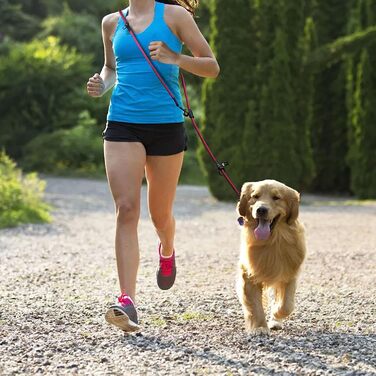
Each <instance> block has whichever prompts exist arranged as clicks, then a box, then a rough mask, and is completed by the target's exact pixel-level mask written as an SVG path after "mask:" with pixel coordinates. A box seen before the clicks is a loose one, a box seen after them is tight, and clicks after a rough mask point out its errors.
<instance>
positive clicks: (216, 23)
mask: <svg viewBox="0 0 376 376" xmlns="http://www.w3.org/2000/svg"><path fill="white" fill-rule="evenodd" d="M211 5H212V6H211V11H212V20H213V24H212V37H211V45H212V46H214V48H215V50H216V51H215V52H216V56H217V57H218V59H219V63H220V65H221V75H220V77H219V78H218V79H217V80H216V81H215V82H212V81H211V80H207V81H206V84H205V87H204V100H205V129H204V130H205V131H206V132H207V133H208V134H209V135H211V136H212V141H211V145H212V146H213V149H214V150H216V149H217V150H220V151H221V153H222V154H223V155H224V156H225V157H226V158H228V159H229V160H230V161H233V162H234V166H233V167H231V166H230V169H229V173H230V175H231V177H232V178H234V182H235V184H236V185H237V186H240V185H241V183H242V182H244V181H247V180H260V179H265V178H274V179H279V180H283V181H284V182H286V183H287V184H290V185H292V186H294V187H296V188H299V189H301V188H303V187H307V186H308V184H309V183H310V181H311V179H312V176H313V173H314V167H313V161H312V153H311V147H310V140H309V131H310V130H309V126H310V123H309V120H310V119H309V118H308V119H307V120H303V118H301V117H300V115H301V113H302V112H303V109H304V110H307V106H309V104H310V103H311V99H310V98H311V96H312V93H311V91H307V93H305V92H304V90H302V88H301V87H300V86H299V85H302V84H304V83H305V82H306V80H304V79H308V80H309V79H310V78H309V77H301V76H300V72H301V71H302V66H303V58H304V57H305V55H304V54H303V53H302V51H301V49H302V48H303V42H302V40H301V38H300V37H299V35H302V34H303V35H304V28H305V20H304V7H303V5H304V2H303V1H300V2H296V1H294V2H288V1H277V2H276V1H274V0H265V1H262V2H259V1H257V0H254V1H251V2H243V1H236V2H233V3H231V4H229V3H228V2H226V1H224V2H223V3H222V2H218V1H216V2H212V3H211ZM247 5H250V6H249V7H248V6H247ZM231 12H234V14H231ZM235 14H237V15H238V16H237V17H236V15H235ZM239 15H241V16H239ZM245 46H247V48H245ZM305 48H310V45H308V44H307V43H306V45H305ZM292 51H293V52H292ZM234 66H236V67H237V69H236V70H234V69H233V67H234ZM302 95H303V98H305V100H304V101H303V100H301V96H302ZM304 95H305V96H304ZM225 103H234V104H236V106H235V107H230V108H226V107H224V104H225ZM297 104H298V105H299V104H300V105H301V106H302V108H300V107H299V106H297ZM213 135H214V136H213ZM206 160H207V159H206ZM212 171H213V172H211V171H208V181H209V186H210V188H211V191H212V193H213V194H214V195H215V196H216V197H217V198H222V199H223V198H226V199H227V198H232V197H233V196H232V191H231V190H229V189H228V187H227V185H226V182H225V181H224V180H222V181H219V178H218V175H217V174H216V173H215V171H214V169H213V170H212Z"/></svg>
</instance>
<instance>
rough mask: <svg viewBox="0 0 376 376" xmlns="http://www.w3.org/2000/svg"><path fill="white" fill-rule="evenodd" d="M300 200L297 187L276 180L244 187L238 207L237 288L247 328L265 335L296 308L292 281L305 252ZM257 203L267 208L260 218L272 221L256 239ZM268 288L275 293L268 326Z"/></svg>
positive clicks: (278, 326) (280, 324)
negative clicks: (241, 220)
mask: <svg viewBox="0 0 376 376" xmlns="http://www.w3.org/2000/svg"><path fill="white" fill-rule="evenodd" d="M299 201H300V196H299V193H298V192H297V191H295V190H294V189H292V188H290V187H288V186H286V185H284V184H282V183H280V182H277V181H275V180H264V181H260V182H254V183H245V184H244V185H243V187H242V190H241V197H240V201H239V203H238V206H237V211H238V213H239V215H240V216H242V217H243V218H244V225H243V227H242V230H241V249H240V263H239V275H238V280H237V293H238V296H239V300H240V303H241V304H242V307H243V312H244V318H245V324H246V330H247V332H249V333H253V334H262V333H265V334H266V333H269V328H270V329H280V328H282V319H284V318H286V317H287V316H289V315H290V314H291V312H292V311H293V309H294V300H295V290H296V280H297V276H298V273H299V269H300V267H301V265H302V263H303V260H304V257H305V253H306V248H305V238H304V228H303V226H302V224H301V223H300V222H299V221H298V215H299ZM260 207H263V208H262V209H261V210H266V211H267V212H266V214H265V215H264V217H262V218H263V220H265V221H267V223H272V225H271V228H272V230H271V232H270V235H269V238H268V239H266V240H260V239H257V237H256V236H255V232H254V230H255V228H256V227H257V226H258V221H259V218H260V216H259V211H258V209H259V208H260ZM264 208H265V209H264ZM259 210H260V209H259ZM273 221H274V222H273ZM267 288H271V289H272V290H273V292H274V304H273V307H272V312H271V319H270V321H269V327H268V325H267V323H266V319H265V312H264V307H263V297H264V296H265V294H264V293H265V290H266V289H267Z"/></svg>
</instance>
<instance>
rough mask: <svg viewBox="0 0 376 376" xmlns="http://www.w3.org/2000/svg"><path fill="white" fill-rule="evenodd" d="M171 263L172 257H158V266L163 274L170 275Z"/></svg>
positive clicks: (172, 261)
mask: <svg viewBox="0 0 376 376" xmlns="http://www.w3.org/2000/svg"><path fill="white" fill-rule="evenodd" d="M173 265H174V258H173V257H169V258H168V259H162V258H161V259H160V267H161V271H162V274H163V275H170V274H171V273H172V268H173Z"/></svg>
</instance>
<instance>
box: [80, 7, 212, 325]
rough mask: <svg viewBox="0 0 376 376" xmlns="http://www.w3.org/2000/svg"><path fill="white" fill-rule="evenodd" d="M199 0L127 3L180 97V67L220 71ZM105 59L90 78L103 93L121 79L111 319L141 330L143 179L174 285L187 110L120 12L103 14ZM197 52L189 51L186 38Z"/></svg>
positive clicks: (111, 160) (116, 104) (114, 132)
mask: <svg viewBox="0 0 376 376" xmlns="http://www.w3.org/2000/svg"><path fill="white" fill-rule="evenodd" d="M197 5H198V0H193V1H189V0H179V1H155V0H130V1H129V7H128V8H126V9H125V10H123V14H124V16H126V18H127V21H128V22H129V24H130V26H131V28H132V29H133V31H134V33H135V34H136V37H137V39H138V40H139V42H140V43H141V45H142V46H143V48H144V50H145V51H147V53H149V55H150V57H151V59H152V60H153V63H154V64H155V66H156V68H157V69H158V71H159V72H160V74H161V75H162V77H163V78H164V79H165V81H166V83H167V85H168V86H169V88H170V90H171V91H172V92H173V94H174V95H175V97H176V98H177V99H178V101H179V103H180V105H181V103H182V101H181V95H180V90H179V80H178V76H179V68H181V69H183V70H185V71H188V72H190V73H193V74H195V75H198V76H201V77H216V76H217V75H218V73H219V66H218V63H217V61H216V59H215V57H214V55H213V52H212V50H211V49H210V46H209V45H208V43H207V41H206V40H205V38H204V37H203V35H202V34H201V32H200V30H199V29H198V27H197V25H196V23H195V21H194V19H193V17H192V14H193V12H194V10H195V8H196V7H197ZM102 36H103V44H104V55H105V59H104V66H103V69H102V71H101V73H100V74H98V73H96V74H95V75H94V76H93V77H91V78H90V79H89V81H88V83H87V91H88V94H89V95H90V96H92V97H100V96H102V95H103V94H104V93H105V92H107V91H108V90H110V89H111V88H112V87H113V86H114V85H115V88H114V90H113V93H112V97H111V102H110V106H109V110H108V115H107V125H106V128H105V130H104V132H103V139H104V159H105V165H106V174H107V179H108V183H109V187H110V190H111V193H112V196H113V199H114V203H115V208H116V236H115V251H116V261H117V270H118V276H119V284H120V296H119V297H118V298H117V302H116V303H115V304H114V305H113V306H111V307H110V308H109V309H108V311H107V313H106V316H105V317H106V320H107V321H108V322H109V323H111V324H113V325H115V326H117V327H119V328H120V329H122V330H124V331H126V332H131V331H135V330H138V329H139V328H140V327H139V324H138V317H137V311H136V308H135V302H136V300H135V295H136V277H137V270H138V265H139V245H138V235H137V225H138V221H139V216H140V194H141V184H142V179H143V177H144V174H145V177H146V180H147V186H148V207H149V213H150V217H151V219H152V222H153V224H154V227H155V230H156V233H157V235H158V238H159V243H158V247H157V250H156V252H158V253H159V265H158V268H157V283H158V286H159V287H160V288H161V289H162V290H167V289H169V288H171V287H172V285H173V284H174V281H175V276H176V264H175V250H174V235H175V220H174V217H173V212H172V210H173V203H174V199H175V192H176V186H177V183H178V179H179V175H180V171H181V167H182V163H183V157H184V151H185V150H186V148H187V145H186V134H185V129H184V123H183V122H184V117H183V114H182V111H181V110H180V109H179V108H178V107H176V106H175V104H174V102H173V101H172V100H171V97H170V96H169V94H168V93H167V91H166V89H165V88H164V87H163V86H162V84H161V82H160V81H159V80H158V78H157V76H156V75H155V73H154V72H153V70H152V69H151V67H150V65H149V64H148V63H147V61H146V59H145V57H144V56H143V55H142V53H141V51H140V50H139V48H138V47H137V45H136V43H135V41H134V40H133V38H132V36H131V34H130V33H129V31H128V30H127V28H126V27H125V23H124V20H123V18H122V17H121V16H120V14H119V13H112V14H109V15H107V16H106V17H104V18H103V22H102ZM183 43H184V44H185V45H186V47H187V48H188V49H189V50H190V51H191V53H192V55H193V56H188V55H183V54H182V53H181V51H182V44H183Z"/></svg>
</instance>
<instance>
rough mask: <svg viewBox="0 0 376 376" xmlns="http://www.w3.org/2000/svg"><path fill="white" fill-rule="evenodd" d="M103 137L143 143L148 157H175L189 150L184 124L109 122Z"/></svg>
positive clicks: (109, 139) (110, 139) (107, 139)
mask: <svg viewBox="0 0 376 376" xmlns="http://www.w3.org/2000/svg"><path fill="white" fill-rule="evenodd" d="M102 137H103V139H104V140H106V141H120V142H141V143H142V145H144V147H145V150H146V154H147V155H173V154H178V153H181V152H182V151H185V150H187V135H186V132H185V127H184V123H169V124H133V123H122V122H118V121H108V122H107V124H106V128H105V130H104V131H103V133H102Z"/></svg>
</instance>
